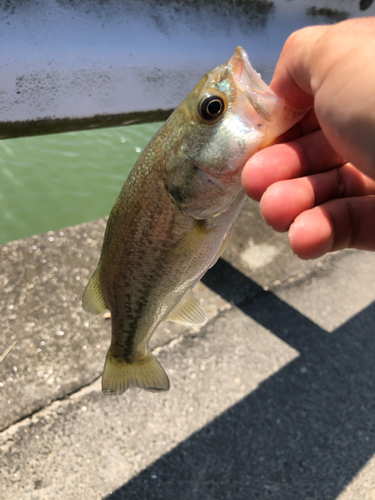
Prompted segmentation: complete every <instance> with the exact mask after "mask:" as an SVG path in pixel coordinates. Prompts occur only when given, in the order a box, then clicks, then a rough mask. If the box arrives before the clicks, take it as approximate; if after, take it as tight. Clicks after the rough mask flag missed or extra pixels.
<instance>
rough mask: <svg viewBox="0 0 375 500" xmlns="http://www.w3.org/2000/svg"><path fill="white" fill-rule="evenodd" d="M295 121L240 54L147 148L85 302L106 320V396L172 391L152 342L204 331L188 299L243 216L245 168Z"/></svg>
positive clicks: (114, 216) (206, 81) (118, 207)
mask: <svg viewBox="0 0 375 500" xmlns="http://www.w3.org/2000/svg"><path fill="white" fill-rule="evenodd" d="M300 118H301V114H296V113H295V112H294V111H293V110H290V109H288V108H286V107H285V105H284V101H283V100H282V99H280V98H278V97H277V96H276V95H275V94H274V93H273V92H272V90H271V89H270V88H269V87H268V86H267V85H266V84H265V83H264V82H263V81H262V80H261V78H260V76H259V75H258V74H257V73H256V72H255V71H254V70H253V68H252V67H251V65H250V62H249V60H248V57H247V54H246V52H245V51H244V50H243V49H242V48H241V47H238V48H237V49H236V51H235V53H234V55H233V57H232V58H231V59H230V60H229V61H228V62H227V63H226V64H224V65H222V66H218V67H217V68H215V69H214V70H212V71H211V72H209V73H207V74H206V75H205V76H204V77H203V78H202V80H201V81H200V82H199V83H198V84H197V85H196V87H195V88H194V89H193V90H192V91H191V93H190V94H189V95H188V96H187V97H186V99H184V101H183V102H182V103H181V104H180V105H179V106H178V107H177V108H176V110H175V111H174V112H173V113H172V115H171V116H170V118H169V119H168V120H167V122H166V123H165V124H164V125H163V127H162V128H161V129H160V130H159V131H158V132H157V133H156V135H155V136H154V137H153V138H152V139H151V141H150V143H149V144H148V145H147V147H146V148H145V150H144V151H143V153H142V154H141V155H140V157H139V158H138V160H137V162H136V164H135V166H134V168H133V170H132V172H131V173H130V175H129V177H128V179H127V181H126V182H125V184H124V187H123V188H122V190H121V192H120V195H119V197H118V199H117V200H116V203H115V205H114V207H113V209H112V212H111V214H110V216H109V219H108V223H107V229H106V233H105V236H104V242H103V247H102V252H101V256H100V259H99V263H98V267H97V270H96V271H95V273H94V275H93V277H92V278H91V280H90V282H89V284H88V285H87V287H86V290H85V293H84V297H83V306H84V308H85V310H87V311H88V312H91V313H93V314H98V313H100V312H102V311H104V310H105V309H108V310H109V311H110V312H111V318H112V319H111V326H112V337H111V345H110V347H109V350H108V353H107V357H106V361H105V365H104V372H103V378H102V388H103V391H104V392H105V393H109V394H121V393H122V392H124V391H125V390H126V389H128V388H129V387H140V388H143V389H146V390H150V391H160V390H168V389H169V385H170V383H169V379H168V377H167V375H166V373H165V372H164V370H163V368H162V367H161V365H160V363H159V362H158V360H157V359H156V358H155V357H154V356H153V355H152V353H151V352H150V350H149V348H148V342H149V339H150V338H151V335H152V334H153V332H154V331H155V328H156V327H157V326H158V325H159V324H160V322H161V321H163V320H165V319H168V320H170V321H176V322H178V323H181V324H184V325H187V326H192V325H202V324H204V322H205V321H206V315H205V313H204V311H202V310H201V308H200V306H199V302H198V300H197V299H196V298H195V297H194V295H193V294H192V292H191V289H192V288H193V286H194V285H195V284H196V283H197V282H198V281H199V280H200V278H201V277H202V276H203V275H204V273H205V272H206V271H207V269H209V268H210V267H211V266H212V265H213V264H214V263H215V262H216V261H217V259H218V258H219V256H220V254H221V253H222V251H223V249H224V247H225V243H226V241H227V239H228V237H229V234H230V230H231V227H232V225H233V223H234V221H235V220H236V218H237V216H238V213H239V211H240V210H241V208H242V205H243V203H244V200H245V194H244V192H243V190H242V187H241V172H242V169H243V166H244V165H245V162H246V161H247V159H248V158H249V157H250V156H251V155H252V154H254V153H255V152H256V151H258V150H259V148H261V147H264V146H265V145H267V143H268V142H270V141H272V140H273V139H274V138H275V137H277V136H278V135H280V134H282V133H283V132H285V131H286V130H287V129H288V128H290V127H291V126H292V125H293V124H294V123H296V122H297V121H298V120H299V119H300Z"/></svg>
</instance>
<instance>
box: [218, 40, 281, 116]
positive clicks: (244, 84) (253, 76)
mask: <svg viewBox="0 0 375 500" xmlns="http://www.w3.org/2000/svg"><path fill="white" fill-rule="evenodd" d="M228 65H229V66H230V67H231V68H232V73H233V80H234V83H235V85H236V87H237V88H238V89H239V90H240V91H242V92H243V93H244V94H245V95H246V97H247V99H248V100H249V102H250V104H251V105H252V107H253V108H254V109H255V111H256V112H257V113H258V115H260V116H261V117H262V118H263V119H264V120H265V121H266V122H271V121H274V120H276V119H278V118H279V116H280V114H281V112H282V109H283V107H284V100H283V99H281V98H280V97H278V96H277V95H276V94H275V93H274V92H273V91H272V90H271V89H270V87H269V86H268V85H267V84H266V83H265V82H264V81H263V80H262V78H261V75H260V74H259V73H257V72H256V71H255V69H254V68H253V67H252V65H251V63H250V60H249V56H248V55H247V53H246V51H245V50H244V49H243V48H242V47H240V46H239V47H237V48H236V50H235V51H234V54H233V56H232V57H231V59H230V60H229V62H228Z"/></svg>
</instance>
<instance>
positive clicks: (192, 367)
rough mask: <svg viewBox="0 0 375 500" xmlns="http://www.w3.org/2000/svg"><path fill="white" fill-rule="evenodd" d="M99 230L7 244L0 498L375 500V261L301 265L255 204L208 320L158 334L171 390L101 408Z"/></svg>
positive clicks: (105, 401)
mask: <svg viewBox="0 0 375 500" xmlns="http://www.w3.org/2000/svg"><path fill="white" fill-rule="evenodd" d="M104 227H105V221H104V220H101V221H96V222H91V223H87V224H81V225H79V226H75V227H71V228H65V229H62V230H60V231H56V232H50V233H47V234H44V235H40V236H35V237H32V238H28V239H26V240H21V241H15V242H11V243H8V244H6V245H3V246H2V247H0V257H1V258H0V285H1V289H0V308H1V315H0V407H1V414H0V428H1V429H2V430H1V433H0V498H1V499H4V500H16V499H17V500H19V499H28V500H29V499H30V500H39V499H41V500H42V499H43V500H44V499H63V500H65V499H75V500H76V499H85V500H86V499H87V500H99V499H103V500H104V499H105V500H120V499H124V500H125V499H126V500H224V499H225V500H229V499H232V500H255V499H265V500H359V499H361V500H375V335H374V319H375V303H374V299H375V288H374V285H373V283H374V267H375V266H374V264H375V254H373V253H369V252H362V251H354V250H350V251H343V252H337V253H335V254H333V255H329V256H327V257H324V258H322V259H318V260H315V261H307V262H303V261H301V260H299V259H298V258H297V257H296V256H294V255H293V254H292V253H291V251H290V250H289V248H288V244H287V239H286V236H285V235H280V234H276V233H274V232H273V231H272V230H271V229H270V228H269V227H267V226H266V225H265V223H264V222H263V220H262V218H261V216H260V215H259V209H258V205H257V204H256V203H254V202H250V201H249V202H248V203H247V204H246V206H245V208H244V210H243V212H242V213H241V216H240V218H239V220H238V221H237V223H236V226H235V228H234V230H233V234H232V237H231V240H230V242H229V245H228V248H227V249H226V251H225V253H224V255H223V258H222V259H220V260H219V261H218V263H217V264H216V266H215V267H214V268H212V269H211V270H210V271H209V272H208V273H207V275H206V276H205V277H204V279H203V283H201V284H199V285H198V287H197V289H196V293H197V295H198V297H199V298H200V300H201V302H202V306H203V308H204V309H206V311H207V312H208V316H209V321H208V323H207V324H206V325H205V326H204V327H202V328H197V327H194V328H190V329H186V328H185V327H182V326H177V325H175V324H172V323H167V322H165V323H163V324H162V325H161V326H160V327H159V328H158V330H157V332H156V333H155V335H154V336H153V338H152V340H151V347H152V349H153V351H154V353H155V354H156V355H157V356H158V358H159V359H160V361H161V363H162V365H163V366H164V367H165V369H166V371H167V373H168V375H169V377H170V380H171V389H170V391H169V392H166V393H161V394H152V393H147V392H144V391H141V390H136V389H132V390H129V391H128V392H127V393H125V394H124V395H122V396H115V397H109V396H104V395H103V394H102V393H101V390H100V376H101V371H102V367H103V363H104V356H105V353H106V350H107V348H108V345H109V340H110V322H109V321H108V320H107V319H105V317H103V316H102V315H101V316H99V317H95V318H90V317H89V316H87V315H86V313H85V312H84V311H83V310H82V308H81V296H82V292H83V289H84V287H85V285H86V283H87V281H88V279H89V277H90V275H91V273H92V272H93V270H94V268H95V265H96V261H97V258H98V255H99V251H100V245H101V240H102V236H103V232H104Z"/></svg>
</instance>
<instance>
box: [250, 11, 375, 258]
mask: <svg viewBox="0 0 375 500" xmlns="http://www.w3.org/2000/svg"><path fill="white" fill-rule="evenodd" d="M374 82H375V18H367V19H353V20H349V21H345V22H342V23H339V24H337V25H334V26H315V27H311V28H305V29H303V30H301V31H298V32H296V33H294V34H293V35H291V37H289V39H288V40H287V42H286V44H285V46H284V49H283V51H282V54H281V56H280V59H279V62H278V64H277V67H276V70H275V74H274V77H273V80H272V83H271V88H272V89H273V90H274V91H275V92H276V94H277V95H279V96H280V97H283V98H284V99H285V102H286V104H287V105H288V106H290V107H292V108H294V109H304V108H307V107H309V106H312V107H313V108H312V109H311V110H310V111H309V112H308V113H307V115H306V116H305V117H304V118H303V119H302V120H301V121H300V122H299V123H298V124H297V125H295V126H294V127H293V128H292V129H291V130H290V131H288V132H287V133H286V134H284V135H283V136H282V137H280V138H279V139H278V144H274V145H272V146H269V147H267V148H265V149H263V150H262V151H260V152H258V153H256V154H255V155H254V156H253V157H252V158H251V159H250V160H249V161H248V162H247V164H246V166H245V168H244V170H243V174H242V183H243V187H244V189H245V191H246V193H247V194H248V195H249V196H251V197H252V198H254V199H256V200H260V199H261V211H262V214H263V216H264V218H265V220H266V222H267V223H268V224H269V225H271V226H272V227H273V228H274V229H275V230H277V231H289V242H290V245H291V247H292V249H293V251H294V252H295V253H296V254H297V255H298V256H299V257H301V258H305V259H309V258H317V257H320V256H321V255H323V254H325V253H326V252H329V251H334V250H339V249H342V248H349V247H351V248H361V249H366V250H375V196H373V195H375V180H374V179H375V88H374Z"/></svg>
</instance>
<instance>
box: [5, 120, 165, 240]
mask: <svg viewBox="0 0 375 500" xmlns="http://www.w3.org/2000/svg"><path fill="white" fill-rule="evenodd" d="M160 126H161V123H160V122H158V123H149V124H143V125H133V126H127V127H116V128H107V129H100V130H91V131H83V132H69V133H66V134H55V135H46V136H40V137H28V138H23V139H8V140H3V141H0V206H1V217H0V244H1V243H5V242H7V241H10V240H14V239H20V238H25V237H26V236H30V235H33V234H39V233H43V232H46V231H49V230H53V229H59V228H61V227H64V226H70V225H73V224H77V223H80V222H84V221H89V220H94V219H98V218H100V217H103V216H105V215H108V213H109V212H110V210H111V208H112V205H113V203H114V201H115V199H116V197H117V195H118V193H119V191H120V189H121V187H122V185H123V183H124V181H125V179H126V177H127V176H128V174H129V172H130V170H131V168H132V166H133V165H134V163H135V161H136V159H137V158H138V156H139V154H140V152H141V151H142V150H143V148H144V147H145V146H146V144H147V143H148V141H149V140H150V138H151V137H152V136H153V135H154V133H155V132H156V131H157V130H158V129H159V127H160Z"/></svg>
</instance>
